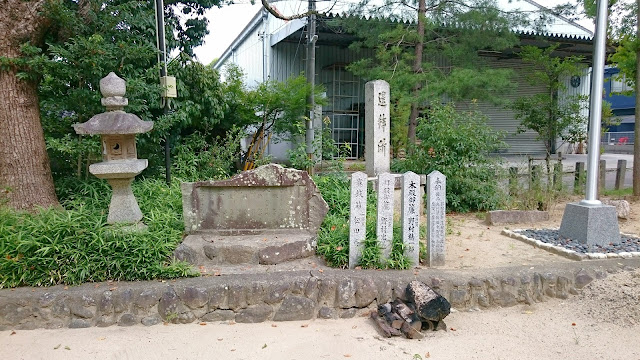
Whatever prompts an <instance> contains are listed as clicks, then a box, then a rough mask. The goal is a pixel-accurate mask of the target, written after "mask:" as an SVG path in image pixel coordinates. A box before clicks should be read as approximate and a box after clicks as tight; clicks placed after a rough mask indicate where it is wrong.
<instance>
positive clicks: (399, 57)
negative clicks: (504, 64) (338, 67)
mask: <svg viewBox="0 0 640 360" xmlns="http://www.w3.org/2000/svg"><path fill="white" fill-rule="evenodd" d="M370 11H371V8H370V7H369V6H367V5H365V6H361V7H359V8H357V9H354V10H353V11H352V13H353V14H352V16H350V17H348V18H346V19H344V20H341V21H338V25H339V26H341V27H343V28H345V29H346V30H347V31H349V32H352V33H354V34H355V35H356V36H357V37H358V38H359V40H358V41H356V42H354V43H353V44H352V46H351V47H352V49H355V50H358V49H360V48H369V49H374V50H375V58H374V59H363V60H360V61H356V62H354V63H352V64H351V65H350V66H349V67H348V69H349V70H351V71H352V72H354V73H355V74H356V75H358V76H361V77H364V78H368V79H374V78H375V79H384V80H386V81H387V82H389V84H390V85H391V88H392V89H393V91H392V97H393V100H394V104H395V105H396V111H397V112H398V113H403V112H406V110H404V109H407V110H408V109H411V110H410V116H409V119H408V120H409V121H408V124H407V125H408V126H407V127H406V129H407V134H406V137H407V138H408V139H409V141H410V142H414V141H415V128H416V118H417V117H418V116H419V113H420V111H421V110H424V109H426V108H428V107H429V106H431V104H439V103H440V102H441V101H443V100H453V101H457V100H471V99H477V100H489V101H499V100H500V99H499V97H498V95H499V94H500V93H501V92H503V91H505V90H507V89H509V88H510V87H511V86H512V84H511V82H510V76H511V71H509V70H505V69H491V68H489V67H488V66H486V64H487V58H483V57H482V56H480V53H481V52H497V51H501V50H503V49H505V48H508V47H511V46H513V45H515V44H516V43H517V41H518V38H517V36H516V35H515V34H514V33H513V32H512V31H511V30H512V29H513V28H514V27H515V26H517V25H520V24H523V23H524V21H525V16H524V15H523V14H522V13H519V12H514V13H506V12H504V11H501V10H500V9H498V8H497V7H496V5H495V3H494V2H493V1H491V0H469V1H448V0H442V1H431V2H428V3H425V2H423V1H421V0H414V1H393V0H389V1H387V2H386V3H385V5H383V6H382V7H379V8H377V9H376V10H375V11H376V12H375V14H376V15H377V16H379V15H384V19H380V18H369V15H371V14H370V13H369V12H370ZM365 18H366V19H368V20H363V19H365ZM416 19H417V21H416ZM393 128H394V123H393V122H392V132H393V131H394V130H393ZM400 128H403V127H402V126H400ZM395 135H397V134H394V136H395Z"/></svg>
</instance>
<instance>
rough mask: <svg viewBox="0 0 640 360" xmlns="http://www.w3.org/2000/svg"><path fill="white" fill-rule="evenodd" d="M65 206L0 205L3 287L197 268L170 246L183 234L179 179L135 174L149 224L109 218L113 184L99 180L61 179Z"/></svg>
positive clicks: (169, 274)
mask: <svg viewBox="0 0 640 360" xmlns="http://www.w3.org/2000/svg"><path fill="white" fill-rule="evenodd" d="M56 185H57V193H58V194H59V197H60V201H61V203H62V205H63V207H64V210H61V209H47V210H42V211H40V212H37V213H28V212H15V211H12V210H9V209H7V208H0V239H2V241H0V255H1V257H0V288H6V287H17V286H49V285H56V284H69V285H73V284H79V283H82V282H94V281H95V282H97V281H105V280H149V279H155V278H176V277H183V276H193V275H197V273H195V272H194V271H193V270H192V268H191V266H190V265H189V264H187V263H184V262H172V261H171V260H170V257H171V254H172V252H173V250H174V249H175V248H176V246H177V245H178V244H179V243H180V241H181V240H182V232H183V228H184V225H183V222H182V205H181V193H180V185H179V182H178V181H174V182H173V184H172V186H171V187H167V185H166V184H164V183H163V182H162V181H160V180H150V179H145V180H137V181H135V182H134V185H133V191H134V193H135V194H136V197H137V199H138V201H139V205H140V208H141V210H142V212H143V214H144V219H143V222H144V223H145V224H146V225H147V226H148V229H147V230H144V231H140V232H132V231H126V229H119V228H118V227H117V226H107V224H106V219H107V213H108V205H109V199H110V197H111V191H110V189H109V187H108V185H107V184H106V182H105V181H103V180H98V179H91V180H88V181H79V180H78V179H75V178H74V179H61V180H59V181H58V182H57V184H56Z"/></svg>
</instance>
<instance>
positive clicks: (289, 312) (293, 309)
mask: <svg viewBox="0 0 640 360" xmlns="http://www.w3.org/2000/svg"><path fill="white" fill-rule="evenodd" d="M315 310H316V302H315V301H313V300H311V299H307V298H306V297H303V296H295V295H287V296H286V297H285V298H284V301H282V305H280V308H279V309H278V311H277V312H276V314H275V316H274V317H273V321H292V320H309V319H312V318H313V315H314V313H315Z"/></svg>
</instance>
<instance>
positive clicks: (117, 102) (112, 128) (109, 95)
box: [73, 72, 153, 224]
mask: <svg viewBox="0 0 640 360" xmlns="http://www.w3.org/2000/svg"><path fill="white" fill-rule="evenodd" d="M100 92H101V93H102V96H103V98H102V105H103V106H105V107H106V108H107V111H106V112H104V113H101V114H98V115H95V116H94V117H92V118H91V119H89V121H87V122H85V123H82V124H74V125H73V128H74V129H75V131H76V133H78V134H82V135H100V136H101V138H102V162H100V163H96V164H92V165H90V166H89V172H90V173H91V174H93V175H95V176H96V177H98V178H100V179H106V180H107V182H109V185H111V188H112V189H113V194H112V196H111V204H110V205H109V216H108V217H107V222H108V223H109V224H115V223H133V224H135V223H137V222H139V221H140V220H142V212H141V211H140V207H139V206H138V202H137V201H136V198H135V196H134V195H133V192H132V191H131V183H132V182H133V178H134V177H135V176H136V175H138V174H140V173H141V172H142V170H144V169H146V168H147V165H148V163H147V159H138V156H137V152H136V134H141V133H145V132H147V131H149V130H151V128H153V122H152V121H142V120H141V119H140V118H139V117H137V116H136V115H134V114H128V113H126V112H125V111H123V109H124V107H125V106H127V104H128V100H127V98H125V97H124V94H125V92H126V83H125V81H124V80H123V79H121V78H119V77H118V76H117V75H116V74H114V73H113V72H111V73H109V75H107V76H106V77H104V78H103V79H102V80H100Z"/></svg>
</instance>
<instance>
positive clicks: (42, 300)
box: [38, 292, 58, 308]
mask: <svg viewBox="0 0 640 360" xmlns="http://www.w3.org/2000/svg"><path fill="white" fill-rule="evenodd" d="M57 297H58V296H57V295H56V294H53V293H49V292H46V293H44V294H42V296H40V297H39V298H38V304H39V305H40V307H43V308H46V307H49V306H51V305H53V302H54V301H55V300H56V299H57Z"/></svg>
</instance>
